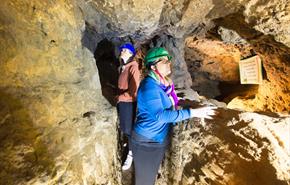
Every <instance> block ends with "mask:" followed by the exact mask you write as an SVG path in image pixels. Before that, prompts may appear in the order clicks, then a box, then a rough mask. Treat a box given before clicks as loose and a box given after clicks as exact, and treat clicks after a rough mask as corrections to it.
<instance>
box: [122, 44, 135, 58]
mask: <svg viewBox="0 0 290 185" xmlns="http://www.w3.org/2000/svg"><path fill="white" fill-rule="evenodd" d="M122 49H128V50H130V51H131V52H132V54H133V56H134V55H135V54H136V51H135V48H134V46H133V45H132V44H130V43H126V44H123V45H122V46H120V47H119V51H120V52H121V51H122Z"/></svg>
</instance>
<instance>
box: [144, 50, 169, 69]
mask: <svg viewBox="0 0 290 185" xmlns="http://www.w3.org/2000/svg"><path fill="white" fill-rule="evenodd" d="M164 56H167V57H168V60H171V58H172V56H170V55H169V53H168V51H167V50H166V49H165V48H161V47H156V48H151V49H150V50H149V51H148V52H147V55H146V56H145V66H146V67H148V66H150V65H152V64H154V62H155V61H156V60H157V59H159V58H161V57H164Z"/></svg>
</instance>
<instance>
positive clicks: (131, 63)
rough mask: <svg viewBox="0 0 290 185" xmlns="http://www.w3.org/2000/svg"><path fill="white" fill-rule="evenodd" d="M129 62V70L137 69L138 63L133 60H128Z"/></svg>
mask: <svg viewBox="0 0 290 185" xmlns="http://www.w3.org/2000/svg"><path fill="white" fill-rule="evenodd" d="M129 64H130V69H131V70H139V64H138V63H137V62H136V61H135V60H134V61H132V62H130V63H129Z"/></svg>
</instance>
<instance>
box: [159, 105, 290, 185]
mask: <svg viewBox="0 0 290 185" xmlns="http://www.w3.org/2000/svg"><path fill="white" fill-rule="evenodd" d="M207 104H208V103H207ZM217 112H218V115H217V116H216V117H215V118H214V120H212V121H211V120H200V119H193V120H190V121H188V122H184V123H182V124H179V125H177V126H175V127H174V131H173V136H172V144H171V146H170V149H169V151H168V153H167V154H166V160H165V161H164V163H163V165H162V168H161V169H160V175H159V177H160V178H158V180H157V184H203V185H204V184H245V185H247V184H257V185H258V184H269V185H272V184H277V185H278V184H279V185H287V184H289V183H290V176H289V172H290V163H289V157H290V153H289V146H290V145H289V139H290V138H289V137H290V136H289V126H290V125H289V124H290V119H289V116H288V117H283V116H282V117H281V116H278V115H275V114H273V115H270V116H269V115H262V114H257V113H247V112H240V111H236V110H231V109H224V108H219V109H218V110H217Z"/></svg>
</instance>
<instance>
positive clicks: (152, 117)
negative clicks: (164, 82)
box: [134, 76, 190, 143]
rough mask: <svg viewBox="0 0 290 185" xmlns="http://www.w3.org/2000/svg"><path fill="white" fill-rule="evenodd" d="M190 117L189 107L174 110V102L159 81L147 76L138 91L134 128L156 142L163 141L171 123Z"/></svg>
mask: <svg viewBox="0 0 290 185" xmlns="http://www.w3.org/2000/svg"><path fill="white" fill-rule="evenodd" d="M188 118H190V111H189V109H184V110H172V103H171V101H170V99H169V97H168V96H167V95H166V93H165V92H164V91H163V90H162V89H161V87H160V85H159V82H157V81H156V80H154V79H153V78H152V77H150V76H147V77H146V78H145V79H144V80H143V81H142V82H141V84H140V86H139V89H138V93H137V120H136V123H135V126H134V130H135V132H136V133H137V134H140V135H142V136H145V137H146V138H148V139H151V140H154V141H156V142H160V143H161V142H163V141H164V139H165V138H166V136H167V134H168V132H169V129H170V127H171V124H172V123H174V122H179V121H182V120H185V119H188Z"/></svg>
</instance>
